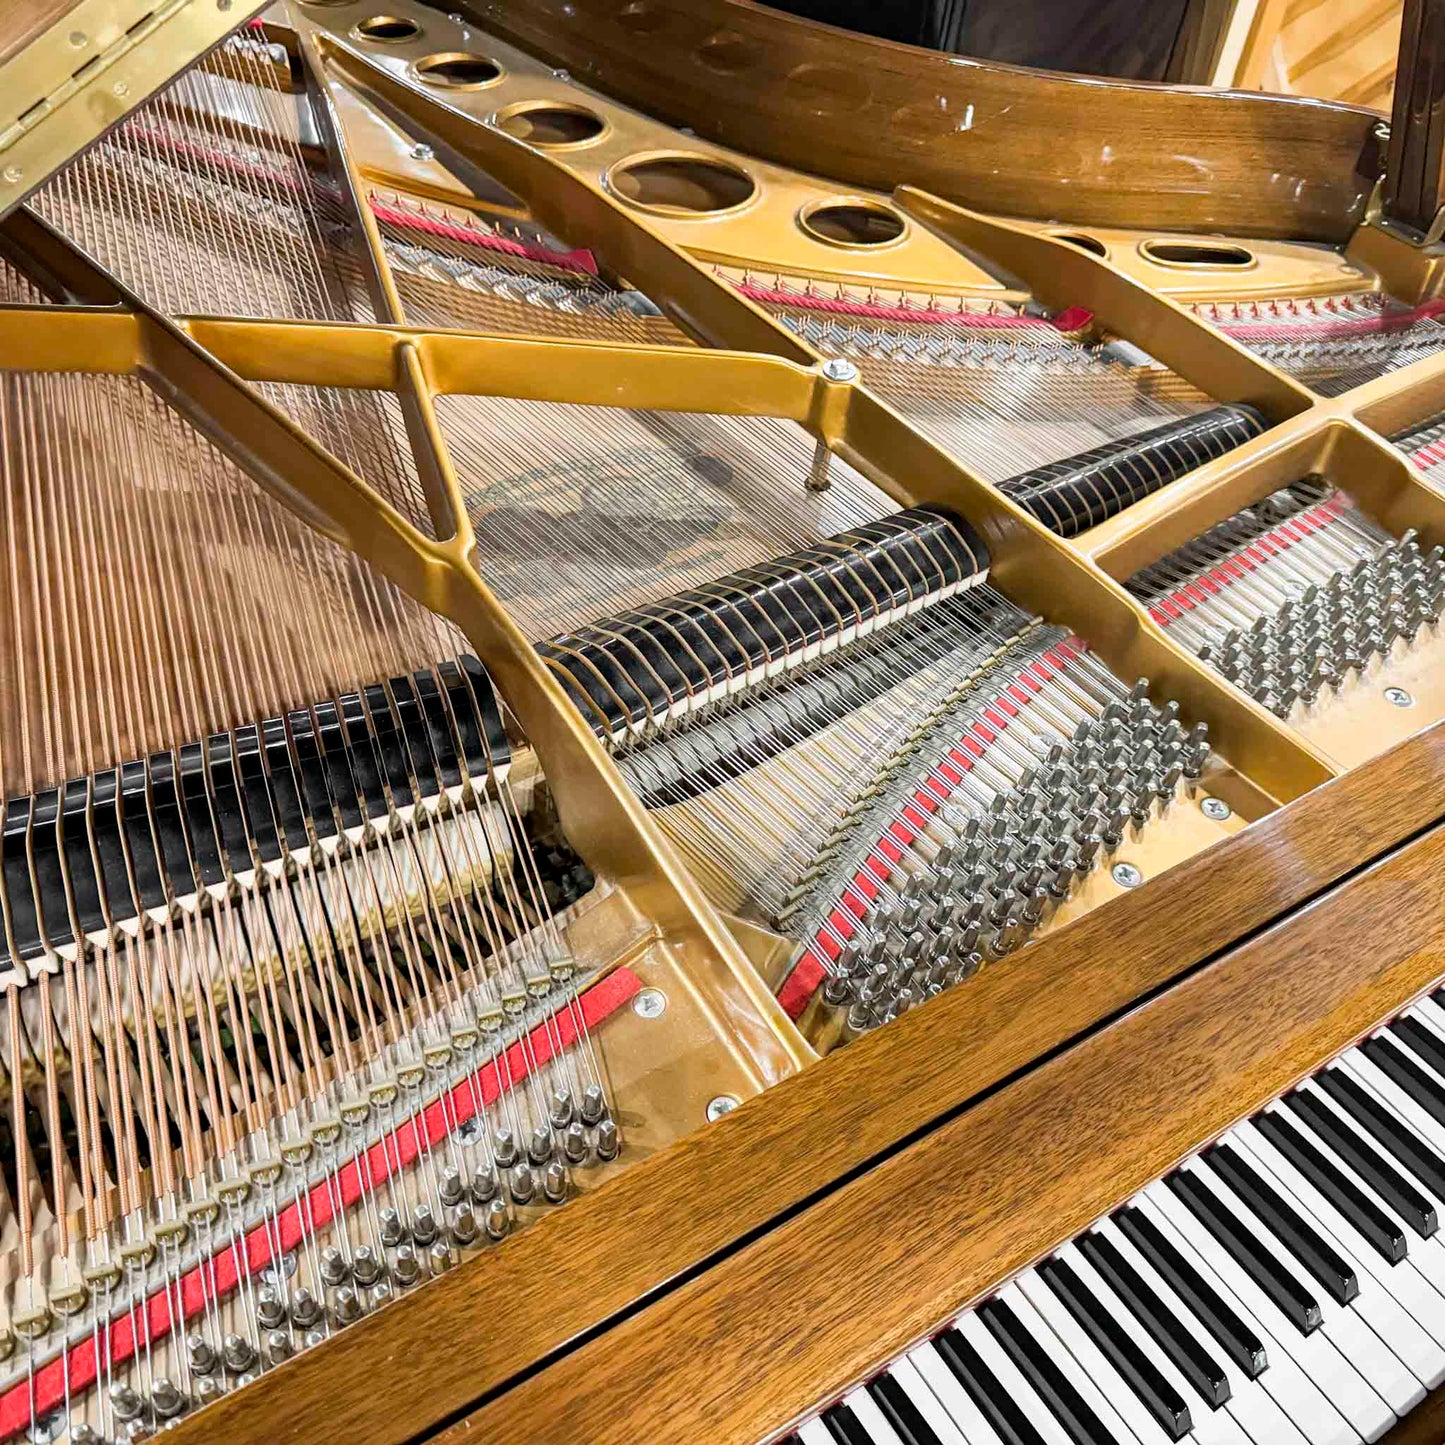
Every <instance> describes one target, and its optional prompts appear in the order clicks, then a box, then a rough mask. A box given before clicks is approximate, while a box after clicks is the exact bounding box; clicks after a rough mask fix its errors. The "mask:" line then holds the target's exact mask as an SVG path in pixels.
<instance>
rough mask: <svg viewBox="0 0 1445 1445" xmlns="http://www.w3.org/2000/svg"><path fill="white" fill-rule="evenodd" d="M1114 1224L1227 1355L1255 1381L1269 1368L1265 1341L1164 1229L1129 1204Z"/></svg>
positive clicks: (1117, 1216) (1116, 1217) (1121, 1211)
mask: <svg viewBox="0 0 1445 1445" xmlns="http://www.w3.org/2000/svg"><path fill="white" fill-rule="evenodd" d="M1114 1223H1115V1224H1117V1225H1118V1226H1119V1228H1120V1229H1121V1230H1122V1231H1123V1232H1124V1234H1125V1236H1126V1237H1127V1238H1128V1240H1129V1242H1130V1243H1131V1244H1132V1245H1133V1246H1134V1248H1135V1249H1137V1250H1138V1251H1139V1253H1140V1254H1142V1255H1143V1256H1144V1258H1145V1259H1147V1260H1148V1261H1149V1263H1150V1264H1152V1265H1153V1266H1154V1268H1155V1269H1157V1270H1158V1271H1159V1273H1160V1275H1162V1276H1163V1278H1164V1279H1165V1280H1167V1281H1168V1283H1169V1285H1170V1286H1171V1288H1172V1289H1173V1290H1174V1291H1175V1293H1176V1294H1178V1295H1179V1297H1180V1298H1181V1299H1182V1300H1183V1301H1184V1303H1185V1304H1187V1305H1188V1306H1189V1308H1190V1309H1192V1310H1193V1311H1194V1313H1195V1315H1197V1316H1198V1318H1199V1319H1200V1321H1201V1322H1202V1323H1203V1325H1204V1327H1205V1329H1207V1330H1208V1331H1209V1333H1210V1334H1211V1335H1212V1336H1213V1337H1214V1339H1215V1340H1216V1341H1218V1343H1219V1345H1220V1346H1221V1348H1222V1349H1223V1350H1224V1353H1225V1354H1226V1355H1228V1356H1229V1358H1230V1359H1231V1360H1233V1361H1234V1363H1235V1364H1236V1365H1238V1366H1239V1368H1240V1369H1241V1370H1243V1371H1244V1373H1245V1374H1246V1375H1248V1376H1249V1378H1250V1379H1251V1380H1256V1379H1258V1378H1259V1377H1260V1375H1262V1374H1263V1373H1264V1371H1265V1370H1266V1369H1267V1368H1268V1366H1269V1356H1268V1355H1267V1354H1266V1353H1265V1348H1264V1341H1263V1340H1261V1339H1260V1338H1259V1336H1258V1335H1257V1334H1255V1332H1254V1331H1253V1329H1251V1328H1250V1326H1249V1325H1247V1324H1245V1322H1244V1321H1243V1320H1242V1319H1240V1317H1239V1315H1238V1314H1237V1313H1236V1312H1235V1311H1234V1309H1233V1307H1232V1306H1230V1305H1228V1304H1226V1303H1225V1301H1224V1298H1223V1296H1222V1295H1221V1294H1220V1293H1219V1291H1218V1290H1216V1289H1215V1288H1214V1286H1213V1285H1212V1284H1210V1282H1209V1281H1208V1280H1207V1279H1205V1277H1204V1276H1203V1275H1202V1274H1200V1273H1199V1271H1198V1270H1197V1269H1196V1268H1195V1267H1194V1265H1193V1264H1192V1263H1190V1261H1189V1260H1188V1259H1186V1258H1185V1257H1184V1255H1183V1254H1181V1253H1180V1251H1179V1250H1178V1249H1177V1248H1175V1245H1174V1242H1173V1240H1171V1239H1169V1238H1168V1237H1167V1236H1166V1235H1165V1233H1164V1231H1163V1230H1161V1229H1160V1228H1159V1226H1158V1225H1157V1224H1155V1223H1154V1221H1153V1220H1152V1219H1150V1218H1149V1216H1148V1215H1147V1214H1145V1213H1143V1212H1142V1211H1141V1210H1138V1209H1135V1208H1134V1206H1133V1205H1126V1206H1125V1207H1124V1208H1123V1209H1121V1210H1120V1211H1119V1212H1118V1213H1117V1214H1116V1215H1115V1216H1114Z"/></svg>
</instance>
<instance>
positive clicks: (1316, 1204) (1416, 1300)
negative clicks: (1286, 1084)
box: [1229, 1123, 1445, 1390]
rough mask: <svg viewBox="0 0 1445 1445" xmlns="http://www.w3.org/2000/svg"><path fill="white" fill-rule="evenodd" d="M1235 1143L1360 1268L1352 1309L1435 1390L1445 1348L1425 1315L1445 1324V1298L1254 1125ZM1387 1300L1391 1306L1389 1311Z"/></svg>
mask: <svg viewBox="0 0 1445 1445" xmlns="http://www.w3.org/2000/svg"><path fill="white" fill-rule="evenodd" d="M1229 1138H1230V1141H1231V1142H1232V1143H1234V1144H1236V1145H1237V1146H1238V1147H1239V1149H1240V1150H1241V1151H1242V1152H1243V1153H1245V1154H1247V1155H1250V1156H1252V1158H1253V1160H1254V1164H1255V1167H1256V1168H1257V1169H1259V1170H1260V1172H1261V1173H1262V1174H1263V1175H1264V1176H1265V1177H1266V1178H1268V1179H1270V1180H1271V1181H1272V1182H1273V1183H1274V1184H1275V1185H1277V1186H1278V1188H1279V1189H1280V1191H1281V1193H1283V1194H1285V1195H1286V1197H1287V1198H1288V1199H1289V1200H1290V1202H1291V1203H1292V1204H1294V1205H1295V1207H1296V1208H1297V1209H1299V1211H1300V1213H1301V1214H1302V1215H1303V1216H1304V1217H1305V1218H1306V1219H1307V1220H1308V1221H1309V1222H1310V1223H1311V1224H1312V1225H1314V1227H1315V1228H1317V1229H1318V1230H1319V1231H1320V1232H1321V1233H1322V1234H1323V1235H1324V1236H1325V1237H1326V1238H1327V1239H1328V1240H1329V1241H1330V1242H1331V1243H1332V1244H1333V1245H1334V1246H1335V1247H1336V1248H1337V1249H1338V1250H1339V1251H1340V1252H1341V1253H1342V1254H1343V1255H1344V1256H1345V1257H1346V1258H1347V1259H1348V1260H1349V1261H1350V1263H1351V1264H1353V1265H1354V1267H1355V1272H1356V1273H1357V1274H1358V1275H1359V1278H1360V1296H1359V1298H1358V1299H1357V1300H1355V1301H1354V1303H1353V1304H1352V1305H1351V1306H1350V1308H1351V1309H1354V1310H1358V1311H1359V1314H1360V1317H1361V1318H1362V1319H1363V1320H1364V1321H1365V1322H1366V1323H1367V1324H1368V1325H1369V1326H1370V1328H1371V1329H1372V1330H1374V1331H1375V1333H1376V1334H1377V1335H1379V1336H1380V1338H1381V1339H1382V1340H1384V1342H1385V1343H1386V1344H1387V1345H1388V1346H1389V1347H1390V1349H1391V1350H1392V1351H1394V1353H1395V1354H1396V1355H1397V1356H1399V1358H1400V1359H1401V1360H1403V1361H1404V1363H1405V1364H1406V1365H1407V1366H1408V1367H1409V1368H1410V1370H1411V1372H1412V1373H1413V1374H1414V1375H1415V1377H1416V1378H1417V1379H1418V1380H1420V1381H1421V1383H1422V1384H1424V1385H1425V1386H1427V1387H1428V1388H1430V1389H1432V1390H1433V1389H1434V1388H1435V1386H1436V1385H1438V1384H1440V1382H1441V1381H1442V1380H1445V1349H1442V1348H1441V1346H1440V1343H1439V1341H1438V1340H1436V1339H1434V1338H1433V1337H1432V1336H1431V1334H1430V1332H1429V1330H1428V1329H1427V1328H1426V1327H1425V1324H1424V1322H1423V1320H1422V1319H1421V1315H1424V1316H1426V1318H1428V1317H1429V1316H1430V1315H1431V1314H1434V1315H1435V1317H1436V1318H1437V1319H1440V1320H1445V1299H1442V1298H1441V1296H1440V1295H1438V1294H1436V1293H1435V1291H1434V1290H1433V1289H1431V1288H1430V1286H1429V1285H1427V1284H1426V1283H1425V1281H1424V1280H1423V1279H1422V1278H1421V1277H1420V1275H1418V1274H1417V1273H1416V1272H1415V1270H1414V1269H1413V1268H1412V1266H1411V1264H1410V1261H1409V1259H1408V1258H1407V1259H1404V1260H1402V1261H1401V1262H1400V1263H1399V1264H1394V1265H1392V1264H1390V1263H1389V1262H1388V1261H1387V1260H1385V1259H1382V1258H1381V1257H1380V1255H1379V1254H1378V1253H1376V1251H1375V1249H1374V1247H1373V1246H1372V1245H1371V1244H1370V1243H1369V1241H1368V1240H1366V1239H1365V1238H1364V1237H1363V1236H1362V1235H1361V1234H1360V1233H1359V1232H1358V1231H1357V1230H1356V1229H1355V1227H1354V1226H1353V1225H1352V1224H1351V1223H1350V1222H1349V1220H1348V1219H1346V1218H1345V1217H1344V1215H1342V1214H1341V1213H1340V1212H1339V1211H1338V1210H1337V1209H1336V1208H1335V1207H1334V1206H1333V1205H1332V1204H1331V1203H1330V1202H1329V1200H1328V1199H1326V1198H1325V1197H1324V1195H1323V1194H1321V1193H1320V1192H1319V1190H1317V1189H1316V1188H1315V1187H1314V1185H1313V1184H1311V1183H1310V1181H1309V1180H1308V1179H1306V1178H1305V1176H1304V1175H1303V1174H1301V1173H1300V1172H1299V1170H1298V1169H1296V1168H1295V1167H1294V1165H1293V1164H1291V1163H1290V1161H1289V1160H1288V1159H1286V1158H1285V1156H1284V1155H1283V1154H1282V1153H1280V1151H1279V1150H1278V1149H1277V1148H1276V1147H1275V1146H1274V1145H1273V1144H1272V1143H1271V1142H1270V1140H1269V1139H1268V1138H1266V1137H1265V1135H1264V1134H1262V1133H1261V1132H1260V1131H1259V1130H1258V1129H1257V1128H1255V1126H1254V1125H1253V1124H1250V1123H1245V1124H1241V1125H1239V1127H1238V1128H1236V1129H1235V1130H1234V1131H1233V1132H1232V1133H1231V1134H1230V1135H1229ZM1387 1302H1388V1305H1389V1306H1390V1307H1389V1308H1387V1307H1386V1305H1387Z"/></svg>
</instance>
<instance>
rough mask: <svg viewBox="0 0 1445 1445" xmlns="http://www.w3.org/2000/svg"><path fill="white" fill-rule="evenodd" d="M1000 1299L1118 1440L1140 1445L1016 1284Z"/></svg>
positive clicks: (1131, 1444) (1128, 1444)
mask: <svg viewBox="0 0 1445 1445" xmlns="http://www.w3.org/2000/svg"><path fill="white" fill-rule="evenodd" d="M999 1298H1000V1299H1001V1300H1003V1301H1005V1302H1006V1303H1007V1304H1008V1306H1009V1308H1010V1309H1011V1310H1013V1312H1014V1314H1016V1315H1017V1316H1018V1318H1019V1322H1020V1323H1021V1324H1022V1325H1023V1327H1024V1328H1025V1329H1026V1330H1027V1331H1028V1332H1029V1333H1030V1334H1031V1335H1032V1336H1033V1337H1034V1339H1035V1341H1036V1342H1037V1343H1038V1345H1039V1348H1040V1349H1042V1350H1043V1351H1044V1352H1045V1353H1046V1354H1047V1355H1048V1357H1049V1359H1050V1360H1052V1361H1053V1362H1054V1364H1055V1366H1056V1367H1057V1368H1058V1371H1059V1373H1060V1374H1061V1375H1063V1377H1064V1378H1065V1379H1066V1380H1067V1381H1068V1382H1069V1384H1071V1385H1072V1386H1073V1387H1074V1389H1076V1390H1077V1391H1078V1392H1079V1396H1080V1398H1081V1399H1082V1400H1083V1402H1084V1404H1086V1405H1087V1406H1088V1407H1089V1409H1091V1410H1092V1411H1093V1412H1094V1414H1095V1415H1096V1416H1098V1419H1099V1423H1100V1424H1101V1425H1102V1426H1103V1427H1104V1428H1105V1429H1106V1430H1107V1431H1108V1432H1109V1433H1110V1434H1111V1435H1112V1436H1113V1437H1114V1438H1115V1439H1116V1440H1117V1441H1118V1442H1119V1445H1139V1437H1138V1436H1137V1435H1136V1434H1135V1433H1134V1432H1133V1431H1132V1430H1131V1429H1130V1428H1129V1427H1128V1426H1127V1425H1126V1424H1125V1423H1124V1421H1123V1420H1122V1419H1121V1418H1120V1416H1119V1412H1118V1411H1117V1410H1116V1409H1115V1408H1114V1407H1113V1405H1111V1404H1110V1403H1109V1401H1108V1400H1107V1399H1106V1398H1105V1397H1104V1395H1103V1394H1102V1393H1101V1392H1100V1390H1099V1388H1098V1386H1097V1385H1095V1384H1094V1382H1093V1381H1092V1380H1091V1379H1090V1378H1089V1377H1088V1375H1087V1374H1086V1373H1085V1372H1084V1371H1083V1370H1081V1369H1080V1368H1079V1365H1078V1362H1077V1361H1076V1360H1075V1359H1074V1357H1073V1356H1072V1355H1071V1354H1070V1353H1069V1351H1068V1347H1067V1346H1066V1345H1064V1344H1063V1343H1062V1341H1060V1339H1059V1338H1058V1336H1057V1335H1056V1334H1055V1333H1054V1332H1053V1330H1051V1329H1050V1328H1049V1327H1048V1325H1047V1324H1045V1322H1044V1321H1043V1320H1042V1319H1041V1318H1040V1317H1039V1314H1038V1312H1037V1311H1036V1310H1035V1309H1034V1307H1033V1305H1031V1304H1030V1303H1029V1301H1028V1298H1027V1296H1026V1295H1025V1294H1024V1292H1023V1291H1022V1290H1021V1289H1020V1288H1019V1287H1018V1284H1017V1283H1012V1284H1008V1285H1006V1286H1005V1287H1004V1288H1003V1289H1002V1290H1001V1291H1000V1292H999Z"/></svg>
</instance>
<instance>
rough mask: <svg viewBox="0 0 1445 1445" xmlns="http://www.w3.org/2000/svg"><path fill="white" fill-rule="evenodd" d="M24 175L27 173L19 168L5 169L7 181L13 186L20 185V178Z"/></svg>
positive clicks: (7, 167)
mask: <svg viewBox="0 0 1445 1445" xmlns="http://www.w3.org/2000/svg"><path fill="white" fill-rule="evenodd" d="M24 174H25V172H24V171H22V170H21V169H20V167H19V166H6V167H5V180H6V181H7V182H8V183H9V184H10V185H12V186H14V185H18V184H19V182H20V177H21V176H23V175H24Z"/></svg>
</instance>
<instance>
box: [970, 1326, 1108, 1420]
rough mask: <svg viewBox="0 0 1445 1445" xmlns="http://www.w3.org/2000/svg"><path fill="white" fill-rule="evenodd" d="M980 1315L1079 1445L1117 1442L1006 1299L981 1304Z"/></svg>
mask: <svg viewBox="0 0 1445 1445" xmlns="http://www.w3.org/2000/svg"><path fill="white" fill-rule="evenodd" d="M978 1316H979V1318H980V1319H981V1320H982V1321H983V1322H984V1324H985V1325H987V1326H988V1329H989V1332H990V1333H991V1334H992V1335H993V1337H994V1339H996V1340H997V1341H998V1342H999V1344H1000V1346H1001V1347H1002V1348H1003V1352H1004V1353H1005V1354H1006V1355H1007V1356H1008V1357H1009V1359H1011V1360H1012V1361H1013V1362H1014V1364H1015V1365H1016V1366H1017V1367H1018V1370H1019V1373H1020V1374H1021V1375H1023V1377H1024V1379H1026V1380H1027V1381H1028V1382H1029V1384H1031V1385H1032V1386H1033V1387H1034V1392H1035V1393H1036V1394H1037V1395H1038V1397H1039V1399H1041V1400H1042V1401H1043V1402H1044V1404H1045V1405H1046V1406H1047V1407H1048V1409H1049V1410H1050V1412H1051V1413H1052V1414H1053V1416H1054V1418H1055V1419H1056V1420H1057V1421H1058V1422H1059V1424H1060V1425H1062V1426H1063V1427H1064V1433H1065V1434H1066V1435H1067V1436H1068V1437H1069V1439H1071V1440H1073V1441H1075V1442H1076V1445H1115V1442H1114V1437H1113V1436H1112V1435H1111V1434H1110V1433H1109V1432H1108V1431H1107V1430H1106V1429H1105V1428H1104V1424H1103V1421H1101V1420H1100V1419H1099V1417H1098V1416H1097V1415H1096V1414H1094V1412H1093V1411H1092V1410H1091V1409H1090V1408H1089V1407H1088V1405H1087V1404H1086V1403H1085V1402H1084V1397H1083V1396H1082V1395H1080V1394H1079V1392H1078V1391H1077V1390H1076V1389H1075V1388H1074V1387H1073V1385H1072V1384H1071V1383H1070V1382H1069V1379H1068V1377H1067V1376H1066V1375H1065V1374H1064V1373H1063V1371H1062V1370H1060V1369H1059V1367H1058V1366H1057V1365H1056V1364H1055V1363H1054V1362H1053V1361H1052V1360H1051V1359H1050V1358H1049V1355H1048V1351H1047V1350H1044V1349H1042V1348H1041V1347H1040V1346H1039V1342H1038V1341H1037V1340H1036V1339H1035V1338H1034V1337H1033V1336H1032V1335H1031V1334H1030V1333H1029V1332H1028V1330H1027V1329H1026V1328H1025V1326H1024V1323H1023V1321H1022V1320H1021V1319H1019V1317H1018V1316H1017V1315H1016V1314H1015V1313H1014V1312H1013V1310H1012V1309H1010V1308H1009V1306H1008V1305H1007V1304H1006V1303H1005V1302H1004V1301H1003V1300H998V1299H992V1300H989V1301H988V1303H987V1304H983V1305H980V1306H979V1308H978Z"/></svg>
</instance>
